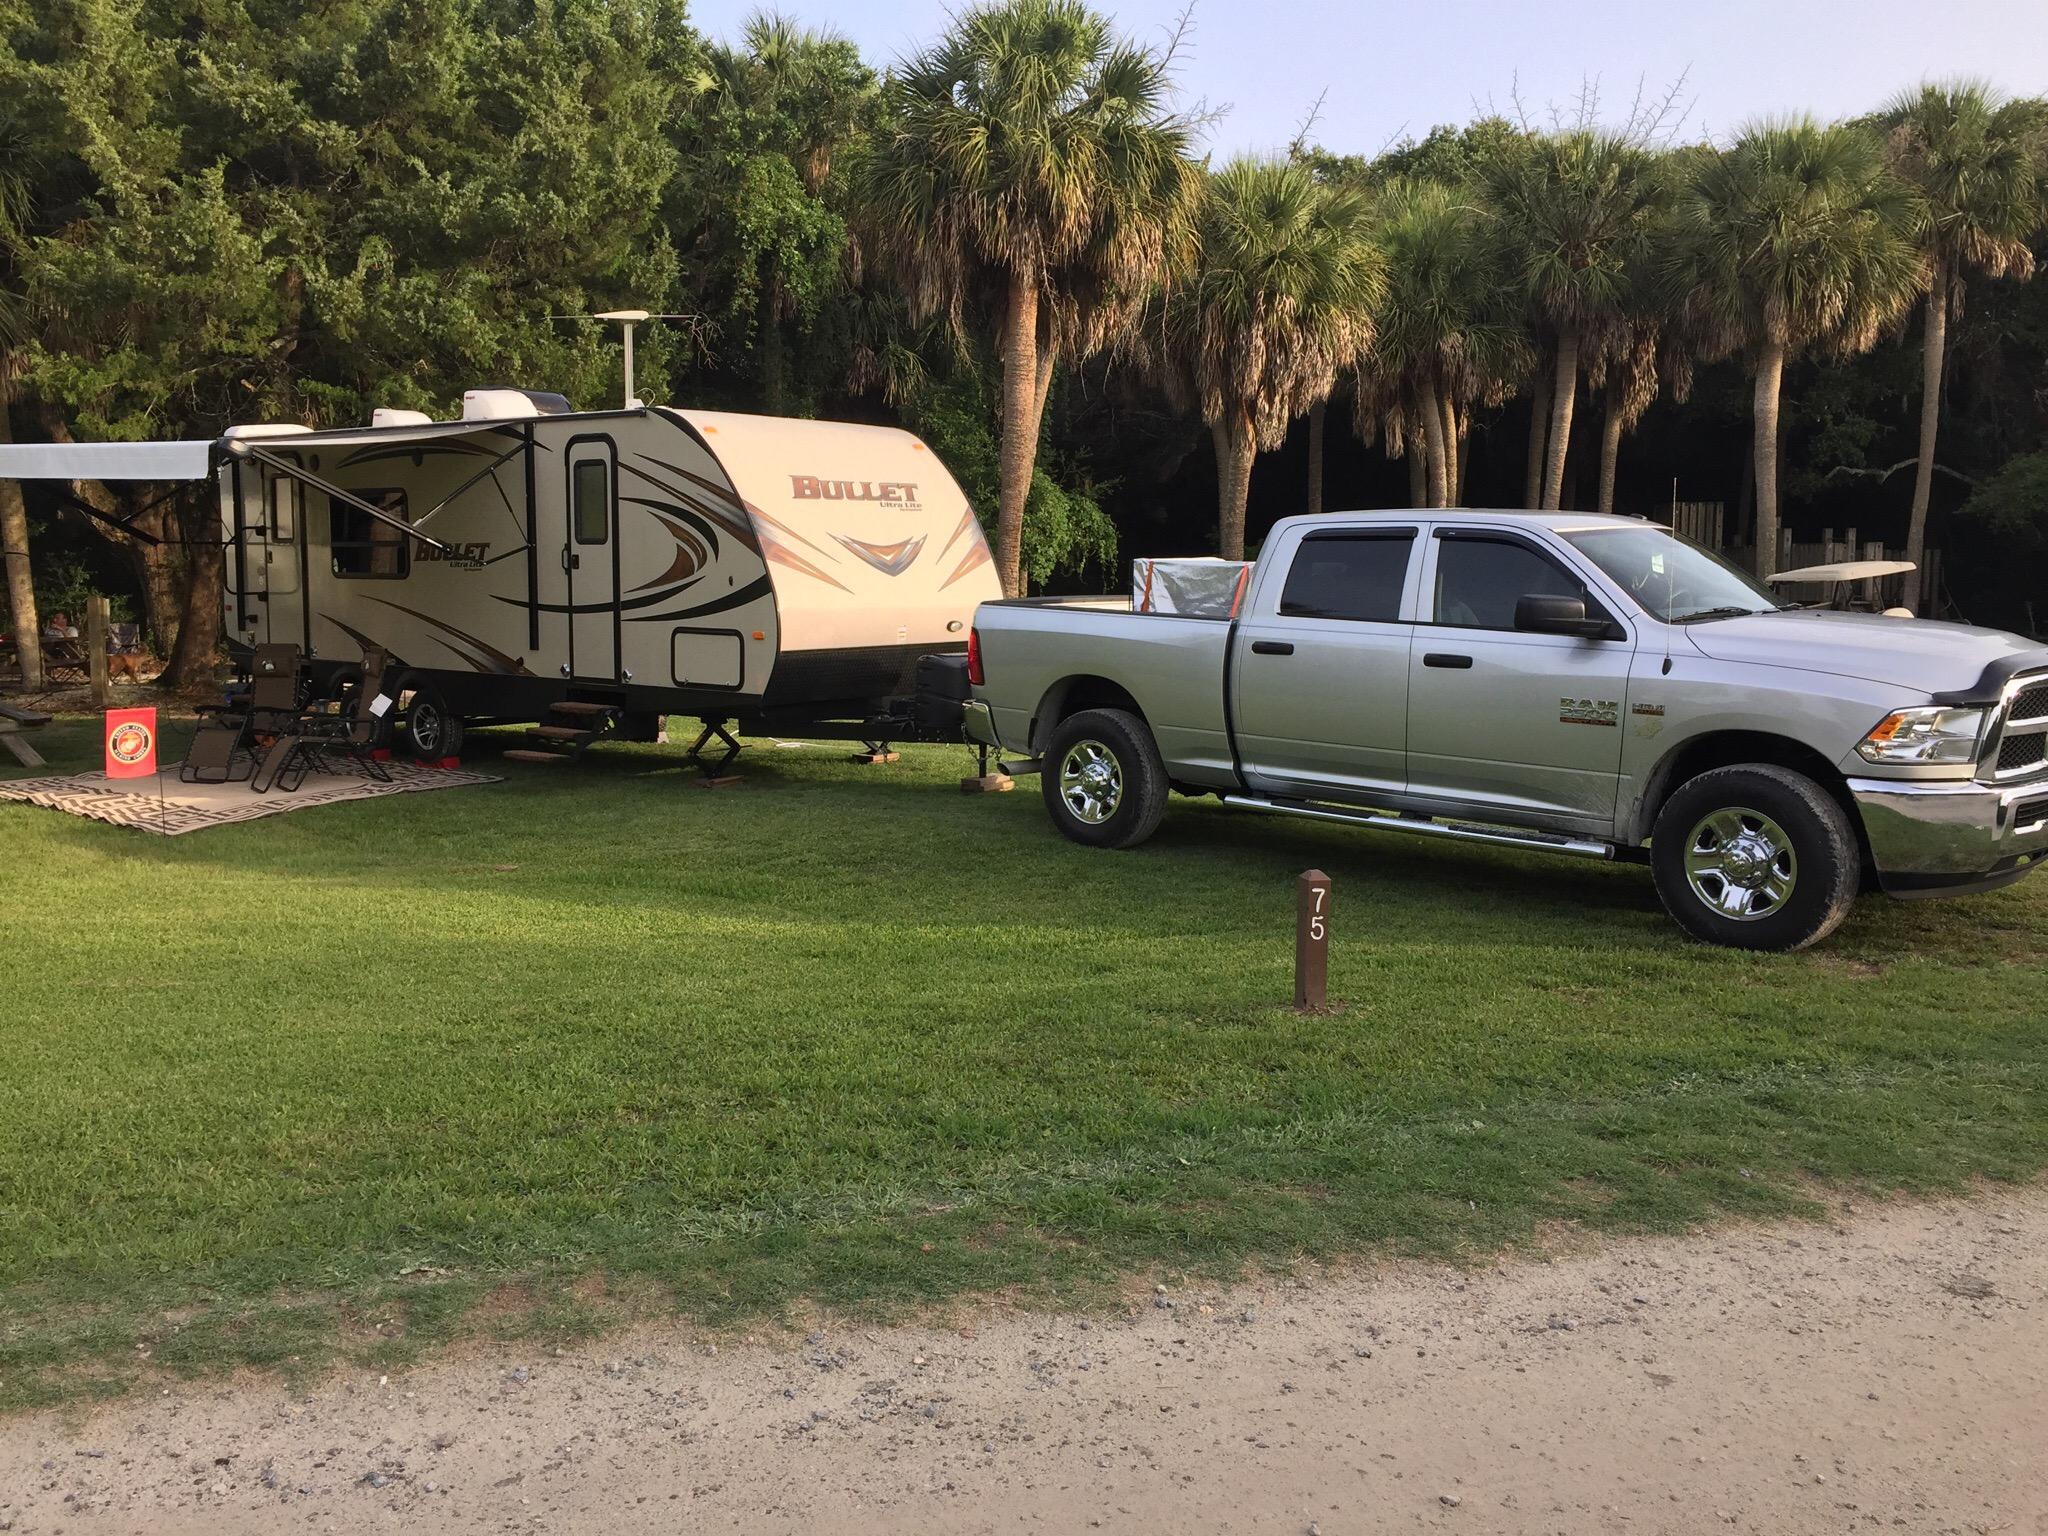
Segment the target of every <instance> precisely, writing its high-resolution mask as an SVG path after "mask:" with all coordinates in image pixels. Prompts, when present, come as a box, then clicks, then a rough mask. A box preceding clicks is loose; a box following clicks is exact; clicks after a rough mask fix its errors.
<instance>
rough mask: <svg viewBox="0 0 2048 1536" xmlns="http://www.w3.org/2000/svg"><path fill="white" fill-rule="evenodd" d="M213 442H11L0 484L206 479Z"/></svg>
mask: <svg viewBox="0 0 2048 1536" xmlns="http://www.w3.org/2000/svg"><path fill="white" fill-rule="evenodd" d="M213 446H214V445H213V440H212V439H211V438H189V439H186V440H184V441H181V442H170V443H8V444H4V445H0V480H204V479H206V478H207V477H208V476H209V475H211V474H212V473H213Z"/></svg>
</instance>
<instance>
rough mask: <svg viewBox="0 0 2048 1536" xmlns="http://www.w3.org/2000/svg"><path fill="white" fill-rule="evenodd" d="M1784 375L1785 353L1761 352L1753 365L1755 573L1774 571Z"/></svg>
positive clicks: (1772, 349) (1781, 350) (1779, 350)
mask: <svg viewBox="0 0 2048 1536" xmlns="http://www.w3.org/2000/svg"><path fill="white" fill-rule="evenodd" d="M1784 375H1785V349H1784V348H1783V347H1781V346H1768V347H1766V348H1764V352H1763V355H1762V356H1761V357H1760V358H1758V359H1757V365H1756V397H1755V403H1754V405H1753V407H1752V409H1753V411H1754V415H1755V422H1754V431H1755V434H1756V441H1755V457H1756V573H1757V575H1758V576H1768V575H1770V574H1771V573H1772V572H1773V571H1775V570H1776V569H1777V568H1778V386H1779V385H1780V383H1782V382H1783V379H1784Z"/></svg>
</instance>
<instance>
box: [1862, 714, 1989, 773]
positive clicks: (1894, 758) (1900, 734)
mask: <svg viewBox="0 0 2048 1536" xmlns="http://www.w3.org/2000/svg"><path fill="white" fill-rule="evenodd" d="M1983 734H1984V711H1983V710H1981V709H1947V708H1944V707H1942V706H1941V705H1938V704H1930V705H1925V706H1922V707H1921V708H1918V709H1895V710H1893V711H1892V712H1891V713H1890V714H1888V715H1886V716H1885V717H1884V718H1883V719H1882V720H1880V721H1878V722H1877V726H1876V728H1875V729H1873V730H1872V731H1871V733H1870V734H1869V735H1868V736H1866V737H1864V738H1863V739H1862V740H1861V741H1859V742H1858V743H1857V744H1856V751H1857V753H1858V755H1860V756H1861V757H1862V758H1863V760H1864V761H1865V762H1870V763H1974V762H1976V761H1977V741H1978V738H1979V737H1981V736H1982V735H1983Z"/></svg>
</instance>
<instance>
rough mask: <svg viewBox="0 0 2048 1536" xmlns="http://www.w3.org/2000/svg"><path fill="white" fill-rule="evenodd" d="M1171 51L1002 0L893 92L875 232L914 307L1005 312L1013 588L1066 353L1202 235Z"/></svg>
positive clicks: (1048, 0) (1132, 304)
mask: <svg viewBox="0 0 2048 1536" xmlns="http://www.w3.org/2000/svg"><path fill="white" fill-rule="evenodd" d="M1171 64H1172V50H1171V49H1167V50H1164V51H1160V50H1155V49H1150V48H1145V47H1141V46H1139V45H1137V44H1134V43H1131V42H1128V41H1125V40H1123V39H1122V38H1120V37H1118V36H1117V34H1116V33H1115V31H1114V30H1113V28H1112V27H1111V24H1110V22H1109V20H1108V18H1107V17H1104V16H1102V15H1100V14H1098V13H1097V12H1095V11H1093V10H1091V9H1089V8H1088V6H1087V5H1085V4H1083V3H1081V0H996V3H994V4H989V5H983V6H979V7H976V8H974V9H971V10H968V11H966V12H964V13H962V14H961V15H960V16H959V17H958V18H957V19H956V20H955V21H954V23H953V26H952V28H951V29H950V30H949V31H948V33H947V34H946V36H945V37H944V38H943V39H942V40H941V41H940V42H938V43H937V44H936V45H935V46H933V47H932V48H930V49H928V50H926V51H925V52H923V53H921V54H918V55H917V56H916V57H915V58H913V59H910V60H909V61H907V62H906V63H904V64H903V65H902V66H901V67H900V69H899V70H898V71H897V73H896V74H894V75H893V76H892V77H891V79H890V80H889V82H888V85H887V87H886V88H885V91H884V100H885V106H886V108H887V111H888V121H887V123H886V125H885V126H884V128H883V129H882V131H881V132H880V133H879V134H878V135H877V136H876V139H875V142H874V144H873V146H872V149H871V152H870V154H869V156H868V159H867V163H866V166H865V173H864V176H863V179H862V188H861V197H860V201H861V203H862V205H863V209H864V217H865V220H866V223H867V226H868V231H869V234H870V238H871V240H872V244H873V249H874V250H875V252H876V254H877V255H878V256H879V257H880V259H881V261H882V263H883V264H884V265H885V266H886V267H887V268H888V269H889V271H890V272H891V273H892V274H893V275H894V277H895V279H896V281H897V283H898V284H899V285H900V287H901V288H902V290H903V293H904V296H905V298H906V300H907V302H908V304H909V308H910V311H911V316H912V319H913V320H922V319H924V318H926V317H929V316H931V315H934V314H937V315H943V316H944V317H945V318H946V319H947V320H948V321H949V322H950V323H951V324H952V326H953V327H954V328H955V329H956V330H962V331H964V329H965V326H966V321H967V316H968V313H969V311H970V310H972V309H974V308H977V307H979V306H982V305H987V306H989V307H991V308H993V309H995V310H996V311H997V313H999V314H1000V316H1001V320H1000V322H999V325H998V335H999V340H1000V344H1001V350H1002V358H1003V390H1002V476H1001V486H1002V489H1001V494H1000V497H999V501H998V506H997V511H996V565H997V571H998V574H999V575H1000V577H1001V579H1002V583H1003V590H1004V591H1005V592H1009V593H1015V592H1017V591H1018V590H1019V586H1018V583H1019V572H1020V565H1021V555H1022V539H1023V523H1024V503H1025V500H1026V498H1027V496H1028V495H1029V493H1030V489H1031V475H1032V468H1033V465H1034V462H1035V460H1036V456H1037V448H1038V432H1039V422H1040V420H1041V418H1042V415H1043V411H1044V402H1045V395H1046V391H1047V389H1048V388H1049V387H1050V385H1051V381H1052V369H1053V365H1054V362H1055V361H1056V359H1057V358H1058V357H1059V356H1060V355H1061V354H1062V353H1064V354H1065V355H1067V356H1069V357H1080V356H1084V355H1086V354H1087V353H1089V352H1091V351H1093V350H1095V349H1097V348H1099V347H1100V346H1101V345H1103V343H1104V342H1105V341H1107V340H1108V339H1110V337H1111V336H1113V335H1114V334H1115V333H1116V332H1117V331H1118V330H1119V329H1120V328H1121V327H1122V326H1123V325H1124V324H1125V323H1126V322H1127V321H1128V319H1129V318H1130V317H1131V316H1132V315H1134V314H1135V313H1136V310H1137V308H1138V306H1139V305H1140V304H1141V303H1142V301H1143V299H1144V296H1145V294H1146V292H1147V290H1148V289H1149V288H1150V287H1151V286H1152V285H1153V284H1154V283H1155V281H1156V280H1157V279H1158V278H1159V277H1160V276H1161V274H1162V273H1163V272H1165V271H1166V270H1167V268H1168V267H1170V266H1171V265H1172V264H1173V263H1174V262H1176V261H1178V260H1181V259H1184V256H1185V254H1186V252H1187V250H1188V247H1189V242H1190V240H1191V238H1192V233H1193V225H1194V217H1195V212H1196V208H1197V206H1198V204H1199V201H1200V196H1201V189H1202V181H1201V175H1200V170H1199V168H1198V167H1197V166H1196V165H1195V164H1194V162H1193V161H1191V160H1190V159H1189V158H1188V149H1189V145H1190V142H1191V137H1192V131H1193V123H1192V122H1191V121H1190V120H1189V119H1188V118H1185V117H1182V116H1180V115H1178V114H1176V113H1175V112H1174V111H1173V109H1172V95H1173V90H1172V74H1171Z"/></svg>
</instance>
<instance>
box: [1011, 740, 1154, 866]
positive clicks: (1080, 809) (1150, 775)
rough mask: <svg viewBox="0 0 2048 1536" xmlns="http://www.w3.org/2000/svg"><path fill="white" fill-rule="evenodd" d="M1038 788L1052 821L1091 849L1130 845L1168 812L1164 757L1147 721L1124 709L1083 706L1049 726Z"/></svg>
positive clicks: (1133, 845)
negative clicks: (1049, 733) (1047, 741)
mask: <svg viewBox="0 0 2048 1536" xmlns="http://www.w3.org/2000/svg"><path fill="white" fill-rule="evenodd" d="M1044 761H1045V766H1044V767H1043V768H1042V769H1041V770H1040V772H1039V789H1040V791H1041V792H1042V793H1043V794H1044V796H1045V809H1046V812H1047V814H1048V815H1050V816H1051V817H1052V821H1053V825H1054V826H1056V827H1058V828H1059V829H1060V831H1061V832H1063V833H1065V834H1066V836H1068V837H1069V838H1071V839H1072V840H1073V841H1075V842H1077V843H1081V844H1084V845H1085V846H1087V847H1090V848H1132V847H1135V846H1136V845H1138V844H1139V843H1142V842H1144V841H1145V839H1146V838H1148V837H1150V836H1151V835H1152V834H1153V833H1154V832H1156V831H1158V830H1159V822H1160V818H1162V817H1163V816H1165V814H1166V801H1167V796H1168V795H1169V794H1171V793H1172V786H1171V785H1169V784H1168V783H1167V779H1166V764H1165V763H1163V762H1162V761H1160V757H1159V747H1158V744H1157V743H1156V742H1154V741H1153V740H1152V732H1151V730H1150V729H1149V728H1147V726H1146V724H1145V722H1144V721H1143V720H1141V719H1140V718H1138V716H1136V715H1134V714H1132V713H1131V712H1130V711H1128V710H1123V709H1084V710H1082V711H1081V712H1080V713H1079V714H1076V715H1069V716H1068V717H1067V718H1066V719H1064V720H1062V721H1061V722H1060V723H1059V724H1058V725H1057V726H1055V727H1054V728H1053V733H1052V740H1051V742H1050V744H1049V746H1048V749H1047V751H1046V754H1045V759H1044Z"/></svg>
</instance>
